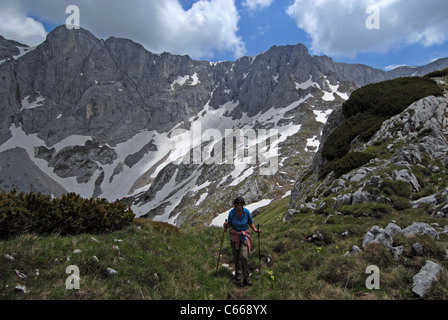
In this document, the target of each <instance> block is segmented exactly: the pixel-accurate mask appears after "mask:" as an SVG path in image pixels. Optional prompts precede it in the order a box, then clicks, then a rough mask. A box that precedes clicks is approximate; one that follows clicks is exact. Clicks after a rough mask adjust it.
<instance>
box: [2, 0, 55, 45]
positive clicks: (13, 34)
mask: <svg viewBox="0 0 448 320" xmlns="http://www.w3.org/2000/svg"><path fill="white" fill-rule="evenodd" d="M46 34H47V33H46V31H45V28H44V26H43V25H42V23H40V22H38V21H36V20H35V19H33V18H31V17H28V16H26V14H25V12H24V11H23V10H22V9H21V7H20V6H17V2H16V0H1V2H0V35H2V36H3V37H5V38H6V39H11V40H16V41H18V42H21V43H24V44H27V45H30V46H35V45H38V44H40V43H41V42H42V41H44V40H45V36H46Z"/></svg>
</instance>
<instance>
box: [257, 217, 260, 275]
mask: <svg viewBox="0 0 448 320" xmlns="http://www.w3.org/2000/svg"><path fill="white" fill-rule="evenodd" d="M257 230H258V270H259V272H261V249H260V224H258V225H257Z"/></svg>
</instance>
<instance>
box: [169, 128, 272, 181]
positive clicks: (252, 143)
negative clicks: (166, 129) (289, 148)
mask: <svg viewBox="0 0 448 320" xmlns="http://www.w3.org/2000/svg"><path fill="white" fill-rule="evenodd" d="M171 137H172V139H174V140H175V143H176V149H175V150H173V153H172V157H174V158H177V159H181V160H180V161H181V162H182V163H183V164H229V165H256V164H259V165H260V171H259V174H260V175H274V174H275V173H276V172H277V171H278V142H279V141H278V140H279V131H278V130H277V129H270V130H266V129H258V130H254V129H247V130H242V129H225V132H224V137H223V135H222V134H221V131H219V130H217V129H207V130H205V131H202V125H201V122H200V121H196V122H193V123H192V125H191V129H190V130H185V129H175V130H173V132H172V133H171Z"/></svg>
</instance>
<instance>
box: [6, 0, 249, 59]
mask: <svg viewBox="0 0 448 320" xmlns="http://www.w3.org/2000/svg"><path fill="white" fill-rule="evenodd" d="M4 2H8V3H9V4H11V3H13V4H14V7H16V8H26V9H22V10H20V11H21V12H20V13H21V19H22V20H23V21H22V22H21V23H19V24H20V26H21V27H22V28H21V29H25V23H24V19H25V17H26V16H29V15H32V16H34V17H36V19H39V20H41V21H48V22H51V23H55V24H65V20H66V18H67V17H68V14H66V13H65V9H66V7H67V6H68V5H77V6H78V7H79V9H80V24H81V27H82V28H84V29H87V30H89V31H91V32H92V33H93V34H94V35H95V36H97V37H100V38H104V39H107V38H109V37H110V36H115V37H124V38H128V39H132V40H134V41H136V42H138V43H140V44H142V45H143V46H145V47H146V48H147V49H148V50H150V51H153V52H163V51H167V52H170V53H174V54H188V55H190V56H191V57H193V58H196V59H198V58H213V56H214V55H215V54H216V53H217V52H220V53H229V52H230V53H233V54H234V56H235V57H240V56H242V55H244V54H245V53H246V48H245V44H244V42H243V41H242V39H241V38H240V37H239V36H238V34H237V33H238V22H239V19H240V17H239V15H238V11H237V9H236V7H235V3H234V0H198V1H196V2H195V3H194V4H193V6H192V7H191V8H190V9H189V10H185V9H184V8H183V7H182V5H181V4H180V2H179V0H150V1H148V0H132V1H125V0H95V1H91V0H58V1H54V0H13V1H10V0H0V12H3V5H4ZM25 10H26V11H25ZM3 15H6V16H8V13H6V14H3ZM21 29H20V28H19V30H21ZM0 30H1V29H0ZM23 32H24V31H19V33H23ZM0 34H1V33H0ZM16 38H17V37H16Z"/></svg>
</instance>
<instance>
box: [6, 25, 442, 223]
mask: <svg viewBox="0 0 448 320" xmlns="http://www.w3.org/2000/svg"><path fill="white" fill-rule="evenodd" d="M447 65H448V60H447V59H440V60H438V61H437V62H434V63H432V64H430V65H427V66H424V67H421V68H419V69H418V70H419V72H430V71H434V70H437V69H441V68H442V67H446V66H447ZM411 75H416V70H415V69H413V68H400V69H399V70H392V71H390V72H385V71H382V70H378V69H374V68H371V67H369V66H365V65H351V64H343V63H337V62H335V61H333V60H332V59H331V58H329V57H326V56H311V55H310V54H309V53H308V50H307V48H306V47H305V46H303V45H301V44H298V45H295V46H275V47H272V48H271V49H269V50H268V51H266V52H264V53H261V54H259V55H257V56H255V57H243V58H241V59H239V60H237V61H233V62H232V61H224V62H219V63H210V62H207V61H195V60H192V59H191V58H190V57H188V56H178V55H172V54H169V53H162V54H154V53H151V52H148V51H147V50H145V49H144V48H143V46H141V45H140V44H138V43H135V42H133V41H130V40H127V39H118V38H114V37H111V38H109V39H107V40H101V39H97V38H96V37H94V36H93V35H92V34H91V33H90V32H88V31H87V30H84V29H79V30H76V29H73V30H68V29H67V28H65V26H60V27H58V28H56V29H55V30H54V31H52V32H51V33H50V34H49V35H48V36H47V39H46V41H45V42H43V43H42V44H41V45H39V46H37V47H34V48H29V47H27V46H26V45H22V44H19V43H16V42H13V41H9V40H6V39H4V38H3V37H0V114H1V119H2V120H1V123H0V132H1V136H0V162H1V163H2V166H1V168H0V185H1V186H2V189H3V190H10V189H12V188H17V189H19V190H24V191H28V190H34V191H38V192H42V193H45V194H52V195H54V196H56V197H57V196H59V195H60V194H61V193H65V192H76V193H78V194H80V195H82V196H83V197H86V198H89V197H103V198H106V199H108V200H115V199H122V198H126V199H123V201H125V202H126V203H127V204H128V205H129V206H131V207H132V209H133V211H134V212H135V213H136V214H137V215H138V216H144V217H149V218H152V219H155V220H161V221H169V222H170V223H173V224H176V225H187V224H188V225H195V224H206V225H208V224H210V222H211V221H212V220H213V218H215V217H216V215H217V214H218V213H220V212H223V211H225V210H227V209H228V207H229V206H230V204H231V200H232V199H233V198H234V197H235V195H237V194H238V195H242V196H244V197H245V198H246V201H247V202H249V203H250V202H252V203H253V202H257V201H261V200H263V199H279V198H282V197H285V196H288V195H289V194H290V192H291V189H292V188H293V185H294V183H295V181H296V180H297V178H298V177H299V176H300V175H301V174H302V172H303V171H304V170H305V169H306V168H308V166H309V165H310V163H312V161H313V158H314V156H315V155H316V151H317V150H318V147H319V143H320V140H321V135H322V129H323V126H324V123H325V122H326V120H327V118H328V116H329V115H330V113H331V112H332V111H333V110H335V109H337V108H338V107H339V106H340V105H341V104H342V103H343V102H344V101H346V100H347V99H348V97H349V96H350V95H351V93H352V92H353V91H354V90H356V89H358V88H360V87H362V86H365V85H367V84H370V83H376V82H380V81H385V80H389V79H392V78H395V77H397V76H411ZM324 133H325V132H324ZM226 138H227V140H226ZM226 141H227V144H226ZM19 173H20V175H18V174H19ZM11 177H20V178H19V179H13V178H11Z"/></svg>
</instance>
